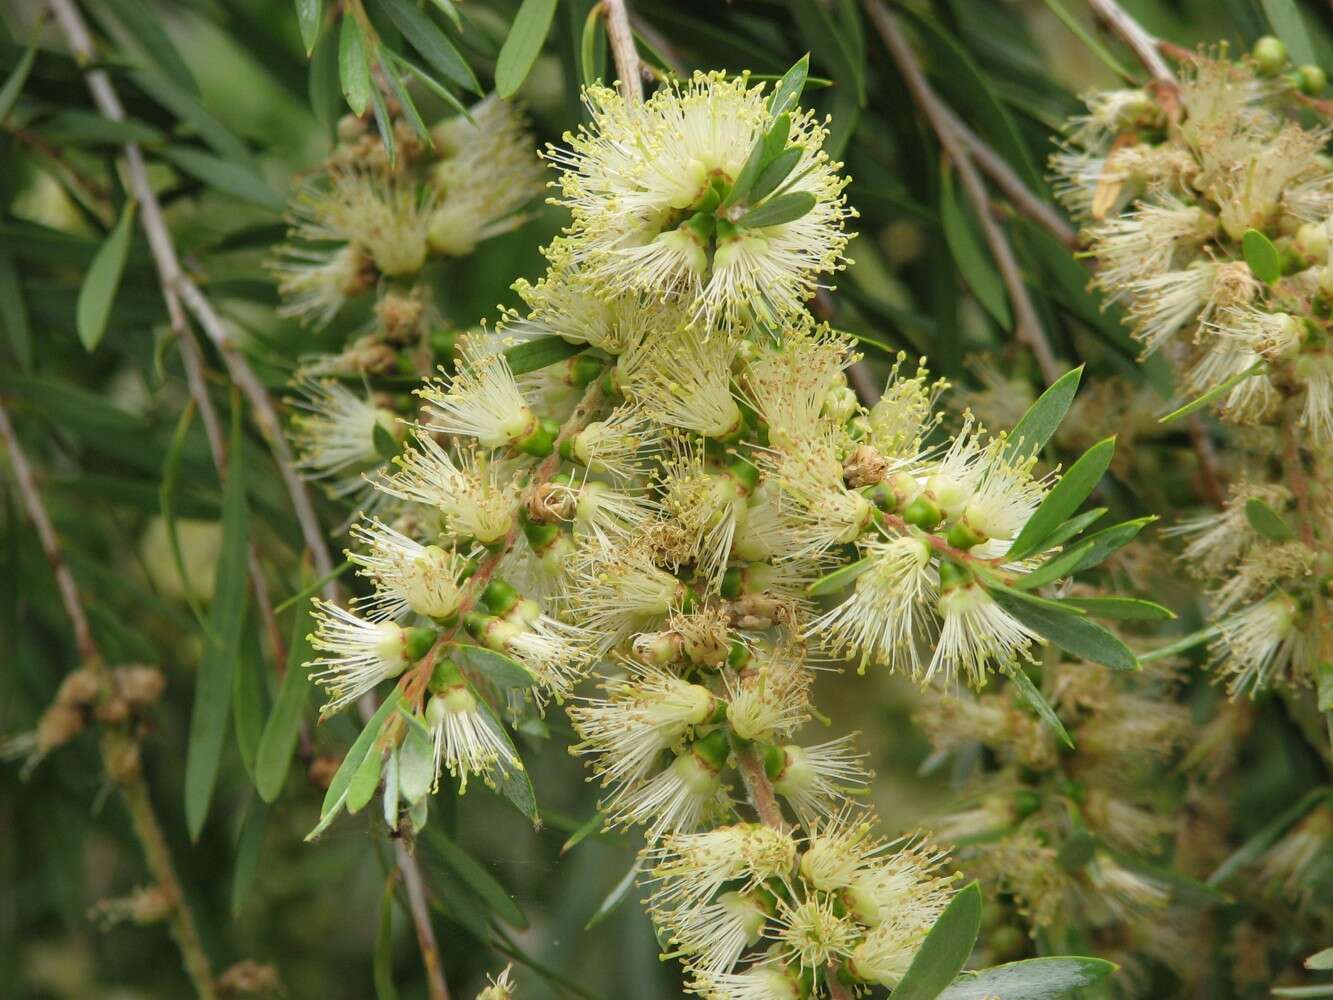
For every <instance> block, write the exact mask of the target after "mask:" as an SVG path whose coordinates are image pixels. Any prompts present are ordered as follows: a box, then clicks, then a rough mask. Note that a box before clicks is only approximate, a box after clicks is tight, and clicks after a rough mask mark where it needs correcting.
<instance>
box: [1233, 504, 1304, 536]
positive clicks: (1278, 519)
mask: <svg viewBox="0 0 1333 1000" xmlns="http://www.w3.org/2000/svg"><path fill="white" fill-rule="evenodd" d="M1245 520H1247V521H1249V522H1250V527H1251V528H1253V529H1254V530H1255V531H1257V532H1258V533H1259V534H1261V535H1263V536H1264V537H1265V538H1267V539H1268V540H1269V541H1270V542H1288V541H1290V540H1291V539H1293V538H1295V537H1296V532H1294V531H1292V530H1291V525H1289V524H1288V523H1287V522H1286V520H1285V519H1284V518H1283V517H1282V515H1281V514H1279V513H1278V512H1277V511H1275V510H1274V509H1273V508H1272V507H1270V506H1268V504H1266V503H1264V502H1263V501H1262V500H1260V499H1259V498H1258V497H1250V498H1249V499H1248V500H1246V501H1245Z"/></svg>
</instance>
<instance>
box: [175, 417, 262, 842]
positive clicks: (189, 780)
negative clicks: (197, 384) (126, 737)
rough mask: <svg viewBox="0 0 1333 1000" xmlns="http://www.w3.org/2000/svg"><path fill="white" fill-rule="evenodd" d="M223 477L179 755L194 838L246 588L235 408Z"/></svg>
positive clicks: (240, 441)
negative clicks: (213, 561)
mask: <svg viewBox="0 0 1333 1000" xmlns="http://www.w3.org/2000/svg"><path fill="white" fill-rule="evenodd" d="M228 456H229V461H228V463H227V481H226V483H225V484H223V492H222V551H221V554H220V555H219V557H218V567H217V575H216V577H215V579H214V583H213V603H212V606H211V607H210V608H209V609H208V624H209V632H208V634H207V635H206V636H205V637H204V639H205V641H204V651H203V655H202V657H201V658H200V662H199V672H198V675H197V676H196V678H195V686H194V709H193V712H192V713H191V715H190V740H189V747H188V749H187V750H186V755H185V821H186V825H187V827H188V828H189V831H190V839H191V840H198V839H199V834H200V833H201V832H202V830H203V828H204V820H205V819H206V818H207V816H208V805H209V802H210V801H211V800H212V798H213V786H214V785H215V784H216V782H217V776H218V764H219V762H220V761H221V759H222V745H223V737H224V735H225V733H226V728H227V713H228V710H229V709H230V707H231V692H232V673H233V672H234V671H235V670H236V665H237V662H238V661H239V660H240V656H241V641H242V637H243V636H244V635H245V631H244V629H245V605H246V595H247V594H248V593H249V590H248V580H247V577H246V562H247V556H248V554H249V544H250V536H249V530H250V511H249V507H248V505H247V501H246V493H245V471H246V460H245V434H244V433H243V432H242V429H241V408H240V407H239V406H237V407H236V408H235V409H234V410H233V411H232V425H231V447H230V450H229V451H228Z"/></svg>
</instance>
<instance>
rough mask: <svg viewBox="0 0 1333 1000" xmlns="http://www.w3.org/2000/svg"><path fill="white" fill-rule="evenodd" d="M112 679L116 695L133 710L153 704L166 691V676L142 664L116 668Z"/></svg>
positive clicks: (154, 668)
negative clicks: (133, 708)
mask: <svg viewBox="0 0 1333 1000" xmlns="http://www.w3.org/2000/svg"><path fill="white" fill-rule="evenodd" d="M112 679H113V680H114V682H115V685H116V693H117V694H118V695H120V697H122V698H124V699H125V700H126V701H127V702H129V703H130V705H131V706H133V707H135V708H140V707H142V706H144V705H151V704H153V703H154V702H156V701H157V700H158V699H160V698H161V697H162V693H163V692H164V691H166V689H167V678H166V675H165V674H163V673H162V671H160V670H158V669H157V668H156V667H148V666H144V665H142V664H140V665H136V666H130V667H117V668H116V671H115V673H114V674H112Z"/></svg>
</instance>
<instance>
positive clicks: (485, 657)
mask: <svg viewBox="0 0 1333 1000" xmlns="http://www.w3.org/2000/svg"><path fill="white" fill-rule="evenodd" d="M453 651H454V652H455V653H456V654H457V655H458V656H459V658H460V659H462V661H463V665H464V666H466V667H467V668H468V669H469V670H471V671H473V672H474V673H477V674H480V675H481V676H482V677H484V678H486V680H488V681H490V682H491V683H492V684H494V685H495V686H496V687H501V688H526V687H532V683H533V681H532V674H530V673H529V672H528V671H527V669H526V668H525V667H524V666H523V664H521V663H519V662H518V661H517V660H514V659H511V658H509V657H508V656H505V655H504V654H503V653H497V652H495V650H493V649H487V648H486V647H484V646H454V647H453Z"/></svg>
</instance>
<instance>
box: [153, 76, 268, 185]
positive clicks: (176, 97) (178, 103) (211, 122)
mask: <svg viewBox="0 0 1333 1000" xmlns="http://www.w3.org/2000/svg"><path fill="white" fill-rule="evenodd" d="M130 79H131V80H133V82H134V83H135V84H136V85H137V86H139V87H140V88H142V89H143V90H144V91H145V92H147V94H148V95H149V96H150V97H152V99H153V100H155V101H156V102H157V103H158V104H161V105H162V106H163V107H165V108H166V109H167V110H168V111H170V112H172V114H174V115H175V116H176V117H177V118H179V119H181V120H182V122H183V123H185V124H188V125H189V126H190V127H191V128H192V129H193V130H194V131H195V132H196V133H198V135H199V138H200V139H202V140H203V141H204V142H205V143H206V144H207V145H208V146H209V147H211V148H212V150H213V152H215V153H217V154H218V155H219V156H221V157H222V158H223V159H225V160H227V161H229V162H234V163H245V164H249V163H251V162H252V161H253V157H252V156H251V155H250V150H249V149H248V148H247V147H246V145H245V143H243V142H242V141H241V140H240V139H238V138H236V136H235V135H233V134H232V132H231V130H230V129H229V128H227V126H226V125H224V124H223V123H222V122H221V121H220V120H219V119H218V118H217V117H216V116H215V115H214V114H213V113H212V112H210V111H209V110H208V109H207V108H205V107H204V106H203V105H202V104H201V103H199V99H198V98H197V97H195V96H194V95H193V94H191V93H189V92H188V91H185V90H183V89H181V87H180V86H178V85H177V84H176V82H175V81H174V80H171V79H169V78H168V77H166V76H163V75H162V74H160V73H153V72H151V71H149V70H141V71H139V72H137V73H132V74H130Z"/></svg>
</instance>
